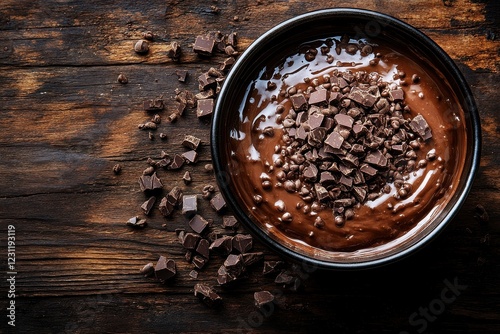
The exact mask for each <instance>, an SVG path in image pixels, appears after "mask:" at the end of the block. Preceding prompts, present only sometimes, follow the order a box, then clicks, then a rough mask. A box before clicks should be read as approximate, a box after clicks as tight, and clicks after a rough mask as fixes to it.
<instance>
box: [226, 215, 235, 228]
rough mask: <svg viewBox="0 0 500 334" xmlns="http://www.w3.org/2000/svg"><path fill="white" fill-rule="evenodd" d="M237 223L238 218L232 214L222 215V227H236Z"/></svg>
mask: <svg viewBox="0 0 500 334" xmlns="http://www.w3.org/2000/svg"><path fill="white" fill-rule="evenodd" d="M237 225H238V220H236V217H234V216H224V217H222V227H224V228H236V227H237Z"/></svg>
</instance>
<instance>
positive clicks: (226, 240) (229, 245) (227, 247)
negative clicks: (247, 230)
mask: <svg viewBox="0 0 500 334" xmlns="http://www.w3.org/2000/svg"><path fill="white" fill-rule="evenodd" d="M209 249H210V250H216V251H220V252H221V253H223V254H229V253H231V251H232V250H233V237H231V236H229V235H224V236H222V237H220V238H217V239H215V240H214V241H213V242H212V244H211V245H210V248H209Z"/></svg>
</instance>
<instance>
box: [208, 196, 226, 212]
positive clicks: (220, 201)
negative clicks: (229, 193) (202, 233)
mask: <svg viewBox="0 0 500 334" xmlns="http://www.w3.org/2000/svg"><path fill="white" fill-rule="evenodd" d="M210 206H211V207H212V209H214V210H215V211H217V212H222V210H224V209H225V208H226V201H225V200H224V197H222V194H221V193H218V194H217V195H215V196H214V197H213V198H212V199H211V200H210Z"/></svg>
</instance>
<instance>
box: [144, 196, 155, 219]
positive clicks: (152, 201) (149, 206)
mask: <svg viewBox="0 0 500 334" xmlns="http://www.w3.org/2000/svg"><path fill="white" fill-rule="evenodd" d="M155 202H156V197H155V196H151V197H150V198H149V199H148V200H147V201H146V202H144V203H142V205H141V209H142V210H143V211H144V214H145V215H146V216H147V215H149V213H150V212H151V209H152V208H153V205H154V204H155Z"/></svg>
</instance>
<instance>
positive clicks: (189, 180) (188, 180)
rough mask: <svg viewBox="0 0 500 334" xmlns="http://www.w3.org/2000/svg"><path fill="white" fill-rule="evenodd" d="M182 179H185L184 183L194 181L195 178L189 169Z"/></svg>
mask: <svg viewBox="0 0 500 334" xmlns="http://www.w3.org/2000/svg"><path fill="white" fill-rule="evenodd" d="M182 180H183V181H184V184H186V185H188V184H190V183H191V181H193V179H192V178H191V173H189V171H186V172H185V173H184V175H183V176H182Z"/></svg>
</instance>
